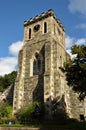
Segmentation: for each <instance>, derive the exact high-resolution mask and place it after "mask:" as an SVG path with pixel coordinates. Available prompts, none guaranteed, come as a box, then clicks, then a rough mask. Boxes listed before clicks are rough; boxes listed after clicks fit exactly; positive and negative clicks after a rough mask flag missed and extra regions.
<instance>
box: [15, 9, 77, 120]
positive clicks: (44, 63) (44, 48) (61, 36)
mask: <svg viewBox="0 0 86 130" xmlns="http://www.w3.org/2000/svg"><path fill="white" fill-rule="evenodd" d="M67 59H69V55H68V54H67V52H66V48H65V29H64V27H63V25H62V23H61V22H60V20H59V19H58V18H57V17H56V15H55V14H54V12H53V11H52V10H48V12H43V13H42V14H41V15H37V16H36V17H35V18H31V19H30V20H27V21H24V44H23V47H22V49H21V50H20V52H19V57H18V74H17V78H16V82H15V88H14V102H13V113H16V112H17V111H18V110H19V109H20V108H21V107H26V106H27V105H28V104H30V103H31V102H34V101H38V102H42V103H44V104H45V108H46V110H47V115H49V116H51V115H52V108H53V102H54V101H55V103H56V104H57V106H56V107H58V108H61V107H62V109H64V110H66V112H67V113H68V115H69V116H70V117H75V118H78V117H79V105H78V102H79V101H77V98H76V99H75V98H74V95H75V94H74V93H71V90H70V89H69V87H68V86H67V84H66V80H65V76H64V74H63V73H62V72H61V70H60V69H59V67H63V63H64V62H65V61H67ZM76 102H77V103H76ZM58 104H59V105H58Z"/></svg>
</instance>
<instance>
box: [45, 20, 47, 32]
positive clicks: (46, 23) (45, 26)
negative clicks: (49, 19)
mask: <svg viewBox="0 0 86 130" xmlns="http://www.w3.org/2000/svg"><path fill="white" fill-rule="evenodd" d="M44 33H47V23H46V22H44Z"/></svg>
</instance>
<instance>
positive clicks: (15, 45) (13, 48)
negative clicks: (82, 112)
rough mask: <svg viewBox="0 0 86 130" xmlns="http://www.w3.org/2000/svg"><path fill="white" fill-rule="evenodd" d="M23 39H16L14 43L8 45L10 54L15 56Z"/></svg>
mask: <svg viewBox="0 0 86 130" xmlns="http://www.w3.org/2000/svg"><path fill="white" fill-rule="evenodd" d="M22 45H23V41H17V42H15V43H12V44H11V46H9V53H10V54H11V55H14V56H17V55H18V52H19V50H20V49H21V48H22Z"/></svg>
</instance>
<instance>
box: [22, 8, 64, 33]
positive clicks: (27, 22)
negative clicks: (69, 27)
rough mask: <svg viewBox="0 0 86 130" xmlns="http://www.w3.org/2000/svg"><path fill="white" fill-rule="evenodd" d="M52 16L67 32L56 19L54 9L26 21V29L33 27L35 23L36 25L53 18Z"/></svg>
mask: <svg viewBox="0 0 86 130" xmlns="http://www.w3.org/2000/svg"><path fill="white" fill-rule="evenodd" d="M51 16H52V17H53V18H54V19H55V20H56V22H57V23H58V24H59V26H60V27H61V28H62V29H63V31H65V28H64V26H63V25H62V23H61V22H60V20H59V19H58V18H57V17H56V15H55V13H54V11H53V10H52V9H49V10H48V12H43V13H41V15H36V16H35V17H34V18H30V19H29V20H26V21H24V27H26V26H28V25H31V24H33V23H36V22H38V21H41V20H43V19H46V18H48V17H51Z"/></svg>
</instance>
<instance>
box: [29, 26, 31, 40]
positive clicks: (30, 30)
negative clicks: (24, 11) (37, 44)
mask: <svg viewBox="0 0 86 130" xmlns="http://www.w3.org/2000/svg"><path fill="white" fill-rule="evenodd" d="M29 39H31V28H29Z"/></svg>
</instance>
